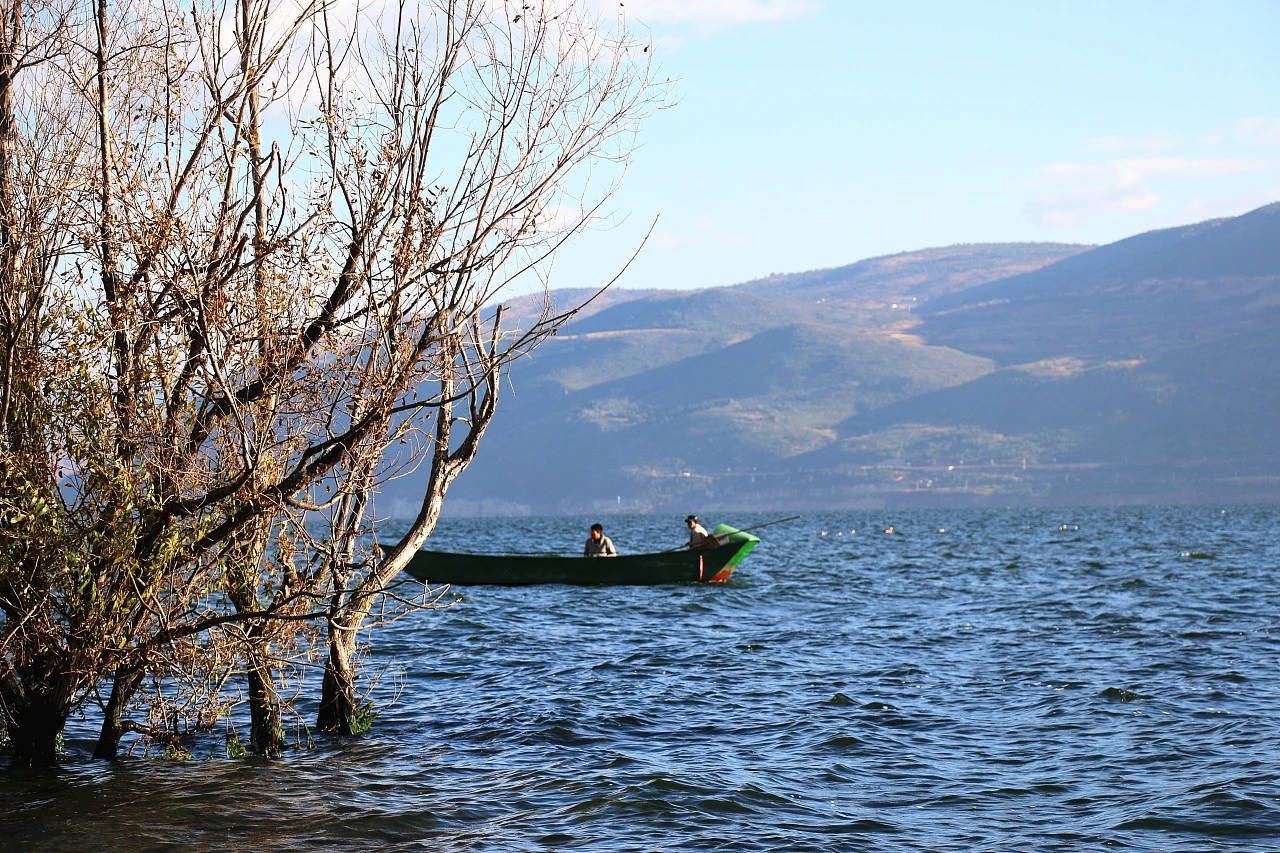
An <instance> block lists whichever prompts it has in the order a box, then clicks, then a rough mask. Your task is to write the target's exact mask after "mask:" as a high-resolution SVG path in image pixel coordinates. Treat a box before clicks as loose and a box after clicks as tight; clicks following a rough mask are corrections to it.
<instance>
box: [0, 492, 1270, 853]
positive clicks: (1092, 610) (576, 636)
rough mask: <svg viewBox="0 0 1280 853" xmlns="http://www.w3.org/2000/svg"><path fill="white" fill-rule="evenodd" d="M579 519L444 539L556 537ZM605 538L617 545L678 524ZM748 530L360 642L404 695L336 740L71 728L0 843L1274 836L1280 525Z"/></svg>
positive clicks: (652, 546) (493, 541)
mask: <svg viewBox="0 0 1280 853" xmlns="http://www.w3.org/2000/svg"><path fill="white" fill-rule="evenodd" d="M591 520H592V519H581V518H579V519H563V518H556V519H515V520H509V521H508V520H477V521H453V522H447V523H445V524H443V525H442V527H441V529H440V530H439V531H438V533H437V536H436V537H434V538H433V540H432V542H433V547H437V548H442V549H450V548H451V549H455V550H473V551H492V552H502V551H508V550H521V551H543V550H548V549H554V548H563V549H565V550H568V551H572V550H574V549H575V548H577V547H580V545H579V544H578V543H579V541H580V540H581V539H582V538H584V536H585V530H586V526H587V523H588V522H589V521H591ZM602 520H603V521H604V522H606V532H607V533H608V534H609V535H610V536H611V537H612V538H613V540H614V542H615V543H616V544H617V546H618V547H619V549H620V550H623V551H624V552H635V551H644V550H657V549H658V548H660V547H665V546H666V545H668V544H674V543H675V542H678V541H680V537H681V532H682V528H681V526H680V524H679V520H678V518H675V517H672V518H665V517H654V516H648V517H608V518H604V519H602ZM710 520H711V521H714V522H718V521H721V520H725V521H730V522H733V523H736V524H738V525H739V526H745V525H747V524H751V523H756V522H759V521H763V520H766V519H764V518H756V517H751V516H745V515H738V516H734V517H732V518H725V519H721V518H715V519H710ZM890 525H892V526H893V527H894V528H895V529H896V531H897V532H896V533H895V534H893V535H886V534H885V533H884V530H885V528H887V527H888V526H890ZM1062 525H1067V526H1068V529H1067V530H1060V529H1059V528H1060V527H1061V526H1062ZM1077 526H1078V529H1077ZM853 530H856V531H857V533H856V534H851V531H853ZM943 530H945V532H942V531H943ZM822 531H826V533H827V535H826V536H822V535H821V533H822ZM837 532H839V533H840V534H842V535H839V536H837V535H836V533H837ZM760 535H761V539H762V541H761V543H760V545H759V547H758V548H757V549H756V551H755V552H754V553H753V554H752V555H751V556H750V557H749V558H748V559H747V560H746V561H745V563H744V564H743V565H742V567H740V569H739V571H738V573H737V575H735V579H734V581H733V583H731V584H728V585H725V586H667V587H630V588H571V587H529V588H516V589H500V588H483V587H473V588H459V589H458V590H456V592H457V593H459V595H460V600H459V601H458V603H457V604H456V605H455V606H453V607H451V608H449V609H446V610H442V611H435V612H429V613H421V614H416V615H415V616H413V617H410V618H408V619H405V620H403V621H401V622H399V623H397V624H396V625H394V626H392V627H390V628H388V629H385V630H384V631H382V632H381V633H380V634H378V635H376V636H375V638H374V656H375V661H374V665H375V666H381V665H384V664H387V663H390V664H391V665H392V666H393V669H392V670H391V671H390V674H389V676H388V677H387V678H386V679H385V680H384V685H385V688H384V689H383V699H384V701H385V700H386V699H387V698H389V696H388V693H389V691H391V690H393V689H396V690H398V691H399V696H398V699H397V700H396V701H395V703H394V704H392V705H390V706H389V707H386V708H384V710H383V713H382V716H381V717H380V719H379V721H378V723H377V725H376V727H375V728H374V729H373V731H372V732H371V734H370V735H369V736H367V737H365V738H362V739H359V740H355V741H352V742H347V743H338V742H323V741H322V742H320V743H319V744H318V745H317V747H316V749H314V750H312V751H308V752H302V753H295V754H291V755H289V756H287V757H286V758H284V759H283V760H279V761H272V762H266V761H259V760H256V759H250V760H238V761H231V760H225V759H223V760H194V761H188V762H169V761H164V760H155V759H147V760H140V759H133V760H125V761H122V762H121V763H120V764H119V766H117V767H109V766H105V765H103V764H100V763H95V762H91V761H89V760H88V759H87V758H86V756H87V754H88V751H89V749H90V748H91V741H90V740H89V739H88V737H89V735H90V732H91V731H92V729H93V721H92V720H86V721H84V722H81V723H79V724H78V725H77V727H76V728H75V729H74V731H72V732H70V735H71V737H70V741H69V746H70V750H71V753H72V754H71V756H70V760H69V761H68V762H67V763H66V764H65V765H63V766H61V767H59V768H56V769H54V770H52V771H13V770H3V771H0V818H3V826H2V827H0V847H3V848H4V849H48V850H65V851H71V850H161V849H174V850H177V849H182V850H213V849H231V848H235V849H245V850H315V849H334V850H337V849H343V850H373V849H377V850H386V851H398V850H440V851H455V850H541V849H548V850H559V849H581V850H602V851H603V850H608V851H613V850H619V851H621V850H637V851H648V850H744V851H748V850H750V851H755V850H786V851H804V850H886V851H889V850H929V851H943V850H956V851H971V850H1011V851H1013V850H1017V851H1029V850H1095V849H1101V848H1108V849H1130V850H1152V851H1173V850H1185V851H1208V850H1258V851H1264V850H1276V849H1280V802H1278V800H1277V798H1278V797H1280V776H1278V772H1280V770H1278V766H1277V762H1278V761H1280V722H1278V721H1277V711H1278V710H1280V683H1278V682H1277V678H1276V671H1277V663H1278V662H1280V641H1278V638H1280V591H1278V590H1277V581H1278V580H1280V572H1278V571H1277V567H1278V564H1280V507H1228V508H1226V509H1225V510H1224V509H1223V508H1221V507H1191V508H1187V507H1155V508H1131V509H1094V508H1091V509H1077V510H1004V511H990V512H985V511H962V512H954V511H931V512H853V513H826V514H822V513H819V514H814V515H809V516H807V517H806V518H805V520H804V521H801V522H796V523H793V524H790V525H782V526H778V527H773V528H770V529H768V530H764V531H761V534H760ZM395 667H398V669H396V668H395ZM5 836H7V838H8V840H7V841H5V840H4V837H5Z"/></svg>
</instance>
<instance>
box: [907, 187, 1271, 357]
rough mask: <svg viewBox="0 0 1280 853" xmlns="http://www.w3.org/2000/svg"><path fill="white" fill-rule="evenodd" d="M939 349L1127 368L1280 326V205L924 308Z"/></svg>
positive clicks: (1142, 240) (923, 330)
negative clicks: (1125, 364) (1106, 362)
mask: <svg viewBox="0 0 1280 853" xmlns="http://www.w3.org/2000/svg"><path fill="white" fill-rule="evenodd" d="M919 313H920V314H921V316H922V317H923V319H924V323H923V325H922V326H921V327H920V328H919V329H918V330H917V333H918V334H921V335H923V336H925V337H926V338H927V339H928V340H930V341H931V342H933V343H939V344H946V345H948V346H954V347H957V348H959V349H964V350H966V351H968V352H974V353H978V354H981V355H986V356H988V357H990V358H994V359H996V360H998V361H1000V362H1002V363H1004V364H1016V363H1019V362H1026V361H1035V360H1039V359H1043V358H1052V357H1056V356H1067V355H1071V356H1079V357H1081V358H1085V359H1090V360H1097V359H1125V358H1144V357H1152V356H1155V355H1157V354H1159V353H1161V352H1165V351H1169V350H1172V349H1176V348H1179V347H1185V346H1191V345H1194V344H1197V343H1200V342H1203V341H1209V340H1214V339H1216V338H1222V337H1227V336H1230V335H1235V334H1240V333H1244V332H1248V331H1260V330H1263V329H1267V328H1275V327H1276V326H1277V323H1278V321H1280V204H1273V205H1268V206H1267V207H1263V208H1260V209H1258V210H1255V211H1253V212H1251V213H1248V214H1245V215H1244V216H1239V217H1235V218H1233V219H1219V220H1213V221H1210V222H1202V223H1199V224H1197V225H1188V226H1185V227H1181V228H1170V229H1165V230H1163V231H1153V232H1150V233H1147V234H1139V235H1138V236H1136V237H1130V238H1129V239H1127V240H1121V241H1119V242H1117V243H1112V244H1110V245H1108V246H1103V247H1101V248H1098V249H1094V250H1093V251H1090V252H1086V253H1083V254H1080V255H1076V256H1074V257H1070V258H1067V259H1065V260H1062V261H1059V262H1058V263H1055V264H1052V265H1050V266H1048V267H1045V268H1043V269H1041V270H1038V271H1035V272H1030V273H1026V274H1023V275H1018V276H1014V277H1012V278H1007V279H1003V280H1000V281H995V282H991V283H988V284H984V285H980V286H978V287H974V288H971V289H969V290H966V291H964V292H961V293H955V294H951V295H948V296H943V297H940V298H938V299H936V300H933V301H932V302H930V303H929V304H927V305H925V306H922V308H921V309H920V312H919Z"/></svg>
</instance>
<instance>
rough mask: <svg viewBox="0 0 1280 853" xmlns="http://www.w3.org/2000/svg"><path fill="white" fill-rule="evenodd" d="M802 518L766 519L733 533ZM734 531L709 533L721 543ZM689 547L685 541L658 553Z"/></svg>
mask: <svg viewBox="0 0 1280 853" xmlns="http://www.w3.org/2000/svg"><path fill="white" fill-rule="evenodd" d="M800 518H804V516H803V515H793V516H791V517H789V518H780V519H778V520H777V521H766V522H765V523H764V524H753V525H751V526H750V527H744V528H742V529H741V530H735V531H733V533H746V532H747V531H748V530H759V529H760V528H761V527H772V526H773V525H775V524H782V523H784V522H787V521H795V520H796V519H800ZM733 533H721V534H718V535H717V534H715V533H712V534H709V535H710V536H711V538H712V539H714V540H716V543H717V544H719V542H720V540H721V539H728V538H729V537H730V536H732V535H733ZM688 547H689V543H688V542H686V543H684V544H683V545H677V546H676V547H674V548H668V549H667V550H665V551H659V552H658V553H659V554H669V553H671V552H672V551H679V550H680V549H681V548H688Z"/></svg>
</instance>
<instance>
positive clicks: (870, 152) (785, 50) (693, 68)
mask: <svg viewBox="0 0 1280 853" xmlns="http://www.w3.org/2000/svg"><path fill="white" fill-rule="evenodd" d="M598 3H599V5H600V6H601V7H602V8H604V9H608V10H609V11H611V12H616V11H620V10H617V9H613V7H614V6H615V5H618V4H617V3H616V0H598ZM624 8H625V14H626V15H627V17H628V18H629V19H630V20H631V21H632V22H633V23H635V22H639V23H642V24H643V25H645V26H647V27H648V28H649V29H650V30H651V32H652V36H653V39H654V42H655V52H656V55H657V61H658V63H659V65H660V70H661V73H662V75H663V76H670V77H673V78H677V81H678V82H677V84H676V89H675V91H676V95H677V97H678V99H679V103H678V105H677V106H675V107H674V108H672V109H669V110H667V111H665V112H663V113H660V114H659V115H657V116H655V117H654V118H653V119H652V120H650V122H649V123H648V125H647V126H646V129H645V131H644V132H643V134H642V137H641V147H640V148H639V149H638V150H637V151H636V152H635V155H634V157H633V160H632V163H631V165H630V168H629V171H628V174H627V176H626V179H625V181H624V184H623V187H622V189H621V191H620V192H619V193H618V194H617V195H616V196H615V197H614V198H613V199H612V200H611V202H610V204H609V206H608V207H609V209H610V210H611V211H612V212H613V218H612V220H611V223H610V224H609V227H603V228H600V229H597V230H596V231H594V232H593V233H590V234H587V235H585V236H584V237H583V238H582V239H581V240H579V241H578V243H577V244H576V245H574V246H572V247H570V248H569V249H568V250H566V252H565V253H564V255H563V256H562V257H561V258H560V259H559V260H558V261H557V263H556V266H555V270H554V277H553V282H552V284H553V286H555V287H578V286H590V285H593V284H597V283H599V282H601V281H602V280H607V279H608V278H609V277H611V276H612V275H613V274H614V273H615V272H616V271H617V268H618V267H619V266H620V265H621V263H622V262H623V261H624V260H625V258H626V257H627V256H629V255H630V254H631V252H632V251H634V249H635V247H636V245H637V244H638V243H639V241H640V239H641V237H642V236H643V234H644V232H645V231H646V230H648V227H649V225H650V223H651V222H652V220H653V218H654V217H655V216H658V217H659V222H658V226H657V230H656V233H655V235H654V236H653V238H652V239H651V240H650V242H649V244H648V245H647V246H646V247H645V249H644V251H643V252H642V253H641V255H640V258H639V259H638V260H637V261H636V263H635V264H634V265H633V266H632V267H631V269H630V270H629V271H628V272H627V274H626V276H625V277H624V278H623V279H622V281H621V285H622V286H626V287H681V288H692V287H706V286H714V285H723V284H732V283H735V282H739V281H744V280H747V279H751V278H755V277H758V276H763V275H768V274H770V273H774V272H794V271H799V270H805V269H814V268H819V267H830V266H839V265H842V264H847V263H851V262H853V261H855V260H859V259H861V258H865V257H871V256H875V255H882V254H888V253H892V252H899V251H907V250H911V249H919V248H924V247H927V246H940V245H947V244H952V243H961V242H1002V241H1016V240H1051V241H1062V242H1089V243H1102V242H1109V241H1112V240H1117V239H1120V238H1122V237H1126V236H1129V235H1132V234H1135V233H1138V232H1141V231H1146V230H1150V229H1153V228H1161V227H1165V226H1170V225H1178V224H1183V223H1187V222H1194V221H1199V220H1202V219H1207V218H1211V217H1215V216H1225V215H1234V214H1239V213H1243V212H1245V211H1247V210H1251V209H1253V208H1254V207H1258V206H1260V205H1262V204H1265V203H1267V202H1269V201H1273V200H1277V199H1280V3H1276V2H1218V3H1178V2H1161V3H1154V2H1152V3H1146V2H1125V3H1114V2H1112V3H1091V2H1074V3H1071V4H1048V3H982V4H977V3H965V4H960V3H943V2H931V3H925V2H895V3H875V4H871V3H861V2H841V1H840V0H810V1H809V2H806V0H627V2H626V6H625V7H624Z"/></svg>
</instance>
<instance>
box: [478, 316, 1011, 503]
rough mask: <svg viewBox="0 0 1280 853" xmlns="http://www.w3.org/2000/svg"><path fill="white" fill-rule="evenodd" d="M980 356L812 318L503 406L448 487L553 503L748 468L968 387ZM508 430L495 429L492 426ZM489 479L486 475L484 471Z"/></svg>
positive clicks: (984, 365) (981, 364) (980, 370)
mask: <svg viewBox="0 0 1280 853" xmlns="http://www.w3.org/2000/svg"><path fill="white" fill-rule="evenodd" d="M990 369H991V363H990V362H989V361H987V360H985V359H981V358H976V357H974V356H970V355H966V354H965V353H960V352H957V351H955V350H950V349H945V348H941V347H928V346H923V345H921V344H919V343H916V342H914V341H913V340H911V339H909V338H906V339H904V338H902V337H898V336H890V335H876V334H869V333H867V332H864V331H857V330H852V331H851V330H842V329H839V328H832V327H828V326H822V325H818V324H794V325H790V326H783V327H780V328H774V329H767V330H765V331H763V332H760V333H758V334H756V335H753V336H751V337H750V338H748V339H746V340H744V341H740V342H738V343H735V344H732V345H729V346H726V347H724V348H722V349H717V350H715V351H712V352H709V353H703V354H701V355H696V356H692V357H689V358H686V359H682V360H680V361H677V362H674V363H670V364H667V365H664V366H662V367H658V368H654V369H651V370H646V371H642V372H640V373H638V374H636V375H633V376H628V377H624V378H620V379H615V380H612V381H609V382H604V383H600V384H598V385H594V386H591V387H590V388H586V389H582V390H579V391H575V392H571V393H567V394H565V393H563V392H562V393H561V394H559V395H555V396H553V397H551V398H550V399H554V401H555V405H554V406H551V405H546V400H547V398H538V399H534V400H531V401H530V402H529V403H527V404H526V403H525V402H524V397H523V396H521V395H517V397H516V398H515V399H514V400H512V399H508V401H507V402H505V403H504V404H503V406H502V412H501V414H500V416H499V417H500V420H499V421H498V428H497V429H495V430H494V432H493V433H492V434H491V435H490V436H487V437H486V440H485V445H484V448H483V451H482V453H481V458H480V459H477V461H476V463H475V464H474V466H473V470H471V471H469V472H468V476H467V480H468V482H467V484H466V486H465V487H464V486H463V484H462V481H459V486H460V487H462V488H460V493H464V494H467V495H472V496H475V495H476V494H477V492H478V488H479V487H480V486H482V485H486V484H489V485H491V484H492V483H493V482H495V481H496V479H497V478H501V482H502V485H503V489H504V494H505V495H507V496H508V499H511V500H519V501H522V502H530V503H536V504H538V505H545V506H551V507H558V506H560V505H561V503H562V502H566V501H569V502H571V501H573V500H575V499H598V498H601V497H604V496H608V495H616V494H619V493H622V494H629V495H630V494H634V493H635V492H636V491H637V489H638V488H639V487H642V486H643V485H644V483H645V482H646V481H648V480H649V479H651V478H654V477H658V478H662V477H673V476H679V475H680V474H681V473H682V472H684V471H693V472H697V473H699V474H704V473H705V472H707V471H710V470H721V469H724V468H735V467H742V466H758V465H761V464H770V463H773V462H777V461H779V460H781V459H784V458H786V457H787V456H791V455H794V454H796V453H800V452H803V451H805V450H809V449H812V448H814V447H819V446H822V445H825V444H826V443H828V442H829V441H831V440H832V439H833V438H834V437H835V434H834V433H833V432H832V431H831V429H830V427H831V425H833V424H835V423H837V422H839V421H840V420H841V419H843V418H845V417H848V416H849V415H851V414H854V413H856V412H858V411H862V410H864V409H869V408H873V407H876V406H882V405H885V404H887V403H890V402H893V401H895V400H901V399H904V398H906V397H909V396H913V395H916V394H920V393H923V392H927V391H931V390H933V389H935V388H940V387H944V386H946V385H950V384H956V383H960V382H967V381H969V380H971V379H974V378H976V377H978V376H981V375H982V374H984V373H986V372H987V371H989V370H990ZM504 423H512V424H518V425H519V428H518V429H516V428H512V429H502V424H504ZM491 478H493V479H491Z"/></svg>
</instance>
